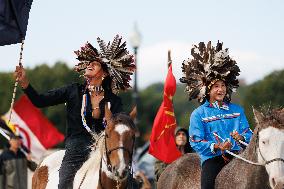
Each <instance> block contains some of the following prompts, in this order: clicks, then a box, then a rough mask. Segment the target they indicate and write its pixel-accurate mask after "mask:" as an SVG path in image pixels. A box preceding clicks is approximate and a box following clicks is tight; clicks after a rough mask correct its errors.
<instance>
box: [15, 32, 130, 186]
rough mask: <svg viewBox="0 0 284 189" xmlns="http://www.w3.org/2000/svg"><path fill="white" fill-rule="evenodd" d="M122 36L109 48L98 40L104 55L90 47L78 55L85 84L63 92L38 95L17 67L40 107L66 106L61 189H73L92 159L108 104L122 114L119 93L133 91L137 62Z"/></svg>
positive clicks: (76, 52)
mask: <svg viewBox="0 0 284 189" xmlns="http://www.w3.org/2000/svg"><path fill="white" fill-rule="evenodd" d="M121 40H122V39H121V37H119V36H118V35H117V36H116V37H115V38H114V41H113V42H112V43H109V44H108V45H106V44H105V43H104V41H103V40H101V39H100V38H98V43H99V46H100V52H99V51H98V50H97V49H96V48H94V47H93V46H92V45H91V44H90V43H88V42H87V43H86V45H85V46H84V47H82V48H81V49H80V50H78V51H75V54H76V55H77V59H78V60H79V61H80V62H79V63H78V64H77V65H76V66H75V71H77V72H83V74H82V76H83V77H84V78H85V79H86V81H85V83H84V84H79V83H73V84H70V85H67V86H64V87H62V88H59V89H53V90H50V91H48V92H46V93H43V94H38V93H37V92H36V90H35V89H34V88H33V87H32V85H31V84H30V83H29V81H28V79H27V77H26V73H25V70H24V68H23V67H19V66H17V68H16V71H15V76H16V78H17V79H18V81H19V82H20V84H21V86H22V88H23V90H24V92H25V93H26V94H27V96H28V97H29V99H30V100H31V101H32V103H33V104H34V105H35V106H37V107H47V106H53V105H57V104H62V103H66V110H67V129H66V130H67V131H66V138H65V148H66V151H65V155H64V158H63V161H62V164H61V167H60V170H59V185H58V188H60V189H66V188H67V189H69V188H73V179H74V176H75V174H76V172H77V170H78V169H79V168H80V167H81V166H82V164H83V163H84V162H85V161H86V159H87V158H88V155H89V153H90V151H91V148H90V146H91V145H92V144H93V142H94V141H93V134H94V133H96V134H99V133H100V132H101V131H103V130H104V129H105V124H104V120H103V117H104V114H105V113H104V112H105V104H106V103H107V104H108V105H109V108H110V110H111V112H112V113H119V112H121V111H122V103H121V99H120V98H119V97H118V96H117V95H116V93H118V91H119V90H126V89H127V88H129V87H130V85H129V81H130V75H132V74H133V72H134V70H135V64H134V58H133V56H132V55H130V54H129V53H128V51H127V49H126V47H125V46H126V43H125V42H124V43H122V44H121Z"/></svg>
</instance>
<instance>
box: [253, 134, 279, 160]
mask: <svg viewBox="0 0 284 189" xmlns="http://www.w3.org/2000/svg"><path fill="white" fill-rule="evenodd" d="M256 143H259V137H258V131H257V135H256ZM258 151H259V154H260V156H261V158H262V159H263V161H264V164H263V165H268V164H270V163H272V162H274V161H282V162H284V159H283V158H274V159H271V160H269V161H267V160H266V159H265V158H264V156H263V155H262V153H261V151H260V148H258Z"/></svg>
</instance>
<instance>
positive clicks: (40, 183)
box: [32, 150, 65, 189]
mask: <svg viewBox="0 0 284 189" xmlns="http://www.w3.org/2000/svg"><path fill="white" fill-rule="evenodd" d="M64 154H65V150H60V151H57V152H54V153H52V154H50V155H49V156H47V157H46V158H44V159H43V161H42V162H41V163H40V165H39V166H38V167H37V169H36V170H35V172H34V174H33V178H32V189H46V188H57V185H58V181H59V178H57V177H58V176H59V175H58V171H59V168H60V166H61V163H62V159H63V157H64Z"/></svg>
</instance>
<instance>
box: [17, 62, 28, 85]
mask: <svg viewBox="0 0 284 189" xmlns="http://www.w3.org/2000/svg"><path fill="white" fill-rule="evenodd" d="M14 77H15V79H16V80H17V81H18V82H19V83H20V85H21V87H22V88H23V89H25V88H27V87H28V85H29V81H28V78H27V76H26V71H25V69H24V68H23V66H16V70H15V73H14Z"/></svg>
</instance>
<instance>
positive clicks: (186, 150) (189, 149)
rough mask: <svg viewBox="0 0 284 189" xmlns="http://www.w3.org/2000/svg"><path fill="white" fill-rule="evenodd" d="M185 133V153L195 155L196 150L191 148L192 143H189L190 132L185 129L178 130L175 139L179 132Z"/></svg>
mask: <svg viewBox="0 0 284 189" xmlns="http://www.w3.org/2000/svg"><path fill="white" fill-rule="evenodd" d="M180 131H181V132H184V133H185V136H186V144H185V146H184V153H193V152H194V150H193V148H192V147H191V146H190V143H189V134H188V130H187V129H185V128H179V129H177V130H176V132H175V137H176V136H177V133H178V132H180Z"/></svg>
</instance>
